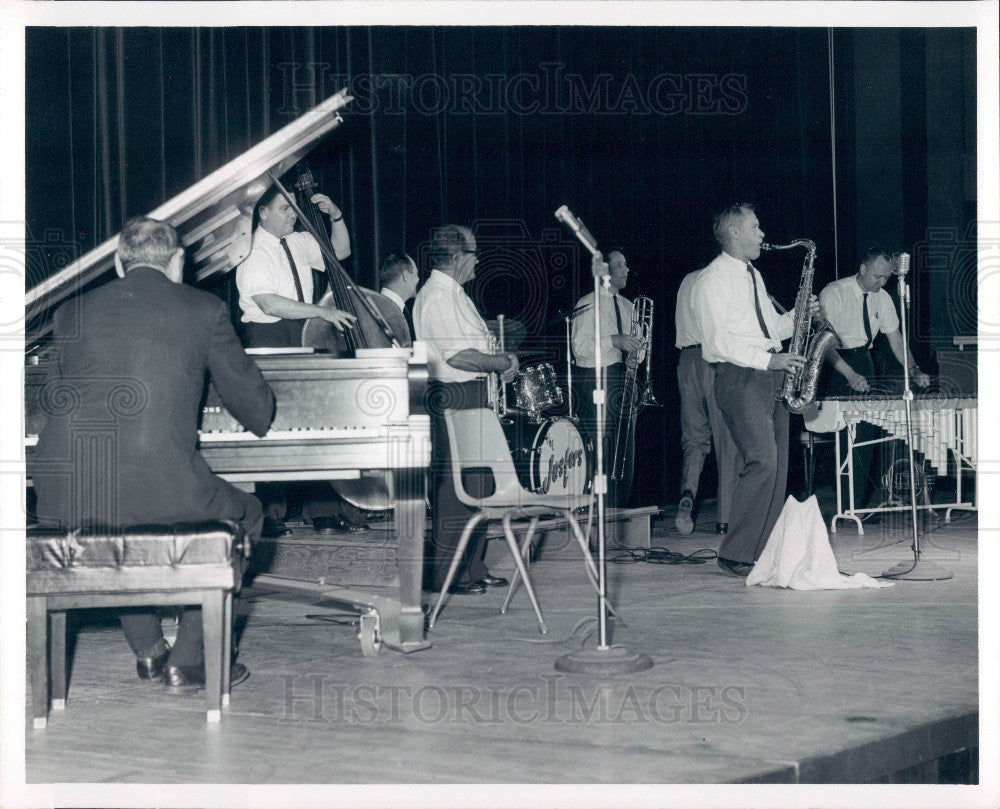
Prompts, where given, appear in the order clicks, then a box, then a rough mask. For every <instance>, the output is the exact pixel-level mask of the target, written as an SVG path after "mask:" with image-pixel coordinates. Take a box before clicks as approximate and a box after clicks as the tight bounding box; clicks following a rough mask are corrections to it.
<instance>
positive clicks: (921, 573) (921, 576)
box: [882, 559, 954, 581]
mask: <svg viewBox="0 0 1000 809" xmlns="http://www.w3.org/2000/svg"><path fill="white" fill-rule="evenodd" d="M953 575H954V574H952V572H951V571H949V570H945V569H944V568H943V567H941V566H940V565H938V564H937V563H935V562H930V561H927V560H926V559H918V560H916V561H915V562H914V561H913V560H912V559H910V560H907V561H905V562H900V563H899V564H896V565H893V566H892V567H890V568H889V569H888V570H887V571H885V573H883V574H882V578H883V579H896V580H898V581H944V580H945V579H950V578H951V577H952V576H953Z"/></svg>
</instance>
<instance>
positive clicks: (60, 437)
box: [34, 217, 274, 694]
mask: <svg viewBox="0 0 1000 809" xmlns="http://www.w3.org/2000/svg"><path fill="white" fill-rule="evenodd" d="M115 267H116V269H117V271H118V275H119V279H118V280H115V281H112V282H110V283H108V284H105V285H104V286H101V287H99V288H98V289H95V290H93V291H92V292H89V293H87V294H86V295H83V296H81V297H78V298H75V299H73V300H70V301H69V302H67V303H66V304H64V305H63V306H61V307H60V308H59V309H58V310H57V311H56V313H55V316H54V318H53V346H54V356H53V359H52V361H51V364H50V379H49V382H48V383H47V384H48V385H51V386H54V387H52V388H51V389H52V390H53V391H57V390H58V391H59V392H60V396H61V401H62V402H70V401H72V403H73V408H72V411H73V412H72V413H70V414H62V413H61V412H50V414H49V415H50V417H49V420H48V422H47V423H46V425H45V427H44V429H43V430H42V433H41V436H40V437H39V441H38V449H37V457H38V467H39V470H40V471H39V472H38V473H37V474H36V475H35V477H34V486H35V490H36V493H37V498H38V500H37V509H38V517H39V521H40V522H41V523H43V524H45V525H50V526H53V527H59V528H62V529H64V530H69V529H72V528H76V527H87V526H93V527H106V528H114V527H127V526H130V525H137V524H143V523H147V524H148V523H153V524H172V523H176V522H186V521H201V520H213V519H226V520H234V521H236V522H238V523H240V524H241V525H242V526H243V528H244V529H245V531H246V534H247V536H248V537H249V538H250V540H251V541H253V540H256V539H257V538H258V537H259V536H260V531H261V524H262V521H263V511H262V509H261V504H260V502H259V501H258V500H257V499H256V498H255V497H254V496H253V495H251V494H247V493H246V492H243V491H240V490H239V489H237V488H235V487H234V486H232V485H230V484H229V483H227V482H226V481H224V480H222V479H221V478H218V477H216V476H215V475H214V474H212V472H211V471H210V470H209V468H208V465H207V464H206V463H205V460H204V459H203V458H202V456H201V455H200V454H199V452H198V450H197V449H196V444H197V440H198V415H199V409H200V405H201V397H202V393H203V388H204V384H205V376H206V374H208V376H209V377H210V378H211V380H212V383H213V384H214V386H215V388H216V390H217V391H218V393H219V396H220V397H221V399H222V401H223V403H224V404H225V406H226V407H227V408H228V410H229V412H230V413H232V415H233V416H234V417H235V418H236V419H237V420H238V421H239V422H240V423H241V424H243V425H244V426H245V427H246V428H247V429H248V430H251V431H252V432H253V433H255V434H256V435H258V436H262V435H264V434H265V433H266V432H267V430H268V427H269V426H270V424H271V419H272V417H273V414H274V395H273V393H272V392H271V388H270V386H269V385H268V384H267V382H265V381H264V378H263V377H262V376H261V373H260V371H259V370H258V369H257V366H256V365H255V364H254V363H253V361H252V360H251V359H250V358H249V357H248V356H247V355H246V353H245V352H244V350H243V347H242V346H241V345H240V342H239V339H238V338H237V336H236V332H235V331H234V330H233V327H232V324H231V322H230V319H229V311H228V308H227V307H226V305H225V304H224V303H223V301H222V300H220V299H219V298H218V297H216V296H215V295H212V294H209V293H207V292H203V291H200V290H197V289H194V288H192V287H189V286H185V285H184V284H183V283H182V276H183V267H184V249H183V247H181V246H180V242H179V240H178V237H177V233H176V231H175V230H174V229H173V228H172V227H171V226H170V225H168V224H165V223H163V222H158V221H156V220H154V219H146V218H143V217H137V218H134V219H130V220H129V221H128V222H126V223H125V227H124V228H123V229H122V232H121V234H120V236H119V239H118V250H117V253H116V255H115ZM95 429H96V430H97V431H98V433H100V435H99V436H98V440H96V441H95V440H84V439H87V438H88V437H92V436H93V435H94V431H95ZM200 612H201V611H200V610H199V609H186V610H185V611H184V614H183V617H182V619H181V622H180V627H179V630H178V634H177V641H176V643H175V644H174V647H173V649H170V650H169V652H168V649H167V644H166V642H165V641H164V639H163V633H162V631H161V626H160V620H159V618H158V617H157V616H156V615H155V614H154V613H153V612H152V611H130V612H123V613H122V614H121V623H122V627H123V628H124V630H125V636H126V638H127V639H128V642H129V645H130V646H131V647H132V650H133V651H134V652H135V655H136V658H137V662H136V669H137V671H138V673H139V676H140V677H143V678H145V679H153V680H156V679H160V678H161V676H162V677H163V679H164V683H165V685H166V687H167V690H168V691H170V692H172V693H178V694H183V693H192V692H193V691H195V690H197V689H198V688H199V687H203V686H204V676H205V675H204V658H203V651H202V635H201V629H202V627H201V614H200ZM247 674H248V672H247V671H246V669H245V667H243V666H242V665H239V664H236V665H234V666H233V681H234V682H238V681H240V680H241V679H245V677H246V676H247Z"/></svg>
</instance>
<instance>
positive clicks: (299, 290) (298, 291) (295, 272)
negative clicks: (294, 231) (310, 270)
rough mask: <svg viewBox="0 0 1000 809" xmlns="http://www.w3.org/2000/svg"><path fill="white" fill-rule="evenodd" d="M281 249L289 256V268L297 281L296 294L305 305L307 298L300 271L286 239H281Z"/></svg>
mask: <svg viewBox="0 0 1000 809" xmlns="http://www.w3.org/2000/svg"><path fill="white" fill-rule="evenodd" d="M279 241H280V242H281V247H282V249H283V250H284V251H285V255H286V256H288V266H289V267H291V269H292V278H293V279H294V281H295V294H296V295H298V296H299V301H300V302H301V303H305V300H306V299H305V296H304V295H303V294H302V282H301V281H300V280H299V269H298V267H296V266H295V259H294V258H292V251H291V250H289V249H288V243H287V242H286V241H285V240H284V239H279Z"/></svg>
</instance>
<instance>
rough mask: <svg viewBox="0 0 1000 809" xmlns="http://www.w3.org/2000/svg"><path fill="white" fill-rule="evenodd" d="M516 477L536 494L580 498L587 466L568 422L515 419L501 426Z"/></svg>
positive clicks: (582, 447)
mask: <svg viewBox="0 0 1000 809" xmlns="http://www.w3.org/2000/svg"><path fill="white" fill-rule="evenodd" d="M504 432H505V433H506V434H507V442H508V443H509V444H510V447H511V455H512V456H513V458H514V467H515V468H516V469H517V476H518V478H520V480H521V485H522V486H524V488H525V489H527V490H528V491H532V492H537V493H539V494H583V493H584V491H585V490H586V487H587V485H588V483H589V478H590V462H589V456H588V453H587V448H586V446H585V444H584V440H583V437H582V436H581V435H580V431H579V430H578V429H577V427H576V425H575V424H574V423H573V422H572V421H570V420H569V419H563V418H557V419H547V420H543V421H541V422H538V421H534V420H531V419H529V418H527V417H526V416H515V417H512V418H510V419H509V420H508V421H507V422H506V423H505V424H504Z"/></svg>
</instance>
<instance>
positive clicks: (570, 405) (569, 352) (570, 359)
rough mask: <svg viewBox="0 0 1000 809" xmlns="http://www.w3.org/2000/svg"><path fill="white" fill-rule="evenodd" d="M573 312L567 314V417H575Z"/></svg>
mask: <svg viewBox="0 0 1000 809" xmlns="http://www.w3.org/2000/svg"><path fill="white" fill-rule="evenodd" d="M572 326H573V314H572V312H571V313H570V314H568V315H566V418H568V419H572V418H573V330H572Z"/></svg>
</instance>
